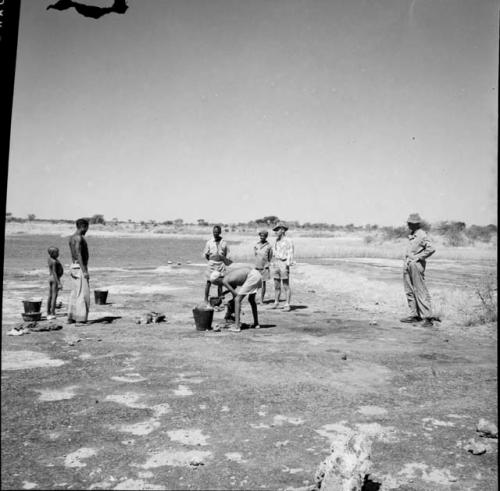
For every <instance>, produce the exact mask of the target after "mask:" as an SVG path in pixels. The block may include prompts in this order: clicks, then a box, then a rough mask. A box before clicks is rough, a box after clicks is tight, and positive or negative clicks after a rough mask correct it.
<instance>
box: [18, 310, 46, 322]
mask: <svg viewBox="0 0 500 491" xmlns="http://www.w3.org/2000/svg"><path fill="white" fill-rule="evenodd" d="M21 315H22V316H23V320H24V321H25V322H36V321H39V320H40V319H41V318H42V313H41V312H31V313H29V314H26V313H22V314H21Z"/></svg>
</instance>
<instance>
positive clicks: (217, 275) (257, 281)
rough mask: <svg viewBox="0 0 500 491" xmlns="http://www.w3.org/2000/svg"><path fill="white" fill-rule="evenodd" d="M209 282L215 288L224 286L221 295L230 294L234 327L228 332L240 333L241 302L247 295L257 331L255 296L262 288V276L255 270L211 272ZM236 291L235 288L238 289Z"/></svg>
mask: <svg viewBox="0 0 500 491" xmlns="http://www.w3.org/2000/svg"><path fill="white" fill-rule="evenodd" d="M210 281H211V282H212V283H213V284H214V285H217V286H225V287H226V288H227V291H225V292H224V293H223V295H225V294H226V293H232V295H233V299H234V317H235V323H234V326H232V327H230V328H229V329H228V331H232V332H240V331H241V322H240V316H241V301H242V300H243V299H244V298H245V296H246V295H248V302H249V303H250V307H252V316H253V326H252V327H254V328H255V329H259V328H260V326H259V317H258V314H257V303H256V302H255V295H256V293H257V290H258V289H259V288H261V286H262V275H261V274H260V272H259V271H258V270H257V269H255V268H250V267H242V268H237V269H233V270H232V271H228V272H227V273H225V272H221V271H213V272H212V274H211V275H210ZM238 287H240V288H239V289H238V291H236V288H238Z"/></svg>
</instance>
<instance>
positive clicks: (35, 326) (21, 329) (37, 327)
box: [7, 322, 63, 336]
mask: <svg viewBox="0 0 500 491" xmlns="http://www.w3.org/2000/svg"><path fill="white" fill-rule="evenodd" d="M62 328H63V326H62V325H61V324H57V323H55V322H40V323H39V322H21V323H20V324H18V325H17V326H14V327H13V328H12V329H11V330H10V331H7V336H22V335H24V334H30V333H32V332H44V331H59V330H60V329H62Z"/></svg>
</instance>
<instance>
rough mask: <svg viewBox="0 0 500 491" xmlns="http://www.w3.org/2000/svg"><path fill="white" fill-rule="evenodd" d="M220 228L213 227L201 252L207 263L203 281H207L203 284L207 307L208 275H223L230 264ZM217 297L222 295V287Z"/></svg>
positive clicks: (217, 226)
mask: <svg viewBox="0 0 500 491" xmlns="http://www.w3.org/2000/svg"><path fill="white" fill-rule="evenodd" d="M221 231H222V230H221V228H220V226H219V225H215V226H214V228H213V230H212V233H213V238H212V239H209V240H207V243H206V244H205V249H204V250H203V256H204V257H205V259H206V260H207V261H208V267H207V271H206V273H205V279H206V280H207V282H206V284H205V303H206V304H207V305H208V296H209V295H210V285H211V283H210V275H211V274H212V273H213V272H214V271H220V272H221V273H224V271H225V270H226V266H228V265H229V264H231V261H230V260H229V259H228V257H227V256H228V254H229V247H228V246H227V243H226V241H225V240H224V239H223V238H222V237H221ZM217 293H218V296H219V297H220V296H221V294H222V287H221V286H219V288H218V292H217Z"/></svg>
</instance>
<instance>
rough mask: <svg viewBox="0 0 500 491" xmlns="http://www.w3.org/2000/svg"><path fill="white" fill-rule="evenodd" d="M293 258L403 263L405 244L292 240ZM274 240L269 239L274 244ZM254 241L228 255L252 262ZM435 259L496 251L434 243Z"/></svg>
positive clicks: (480, 256)
mask: <svg viewBox="0 0 500 491" xmlns="http://www.w3.org/2000/svg"><path fill="white" fill-rule="evenodd" d="M292 240H293V242H294V245H295V258H296V259H297V260H306V259H321V258H355V257H356V258H382V259H402V258H403V254H404V251H405V248H406V240H404V239H402V240H401V239H400V240H394V241H391V242H378V241H374V242H370V243H366V242H365V241H364V238H363V237H361V236H359V237H356V236H345V237H328V238H327V237H321V238H311V237H293V238H292ZM273 241H274V239H271V243H273ZM255 242H256V240H252V239H251V238H250V237H249V238H248V240H242V241H241V242H240V243H239V244H234V245H232V246H231V255H232V257H233V258H234V259H235V260H240V261H241V260H245V261H251V260H252V259H253V245H254V243H255ZM435 247H436V253H435V254H434V256H433V257H434V258H436V259H448V260H455V261H481V260H496V248H495V247H492V246H484V245H483V246H469V247H446V246H445V245H443V244H440V243H436V246H435Z"/></svg>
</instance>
